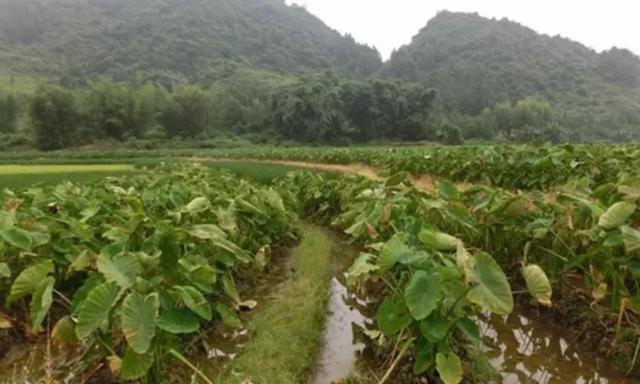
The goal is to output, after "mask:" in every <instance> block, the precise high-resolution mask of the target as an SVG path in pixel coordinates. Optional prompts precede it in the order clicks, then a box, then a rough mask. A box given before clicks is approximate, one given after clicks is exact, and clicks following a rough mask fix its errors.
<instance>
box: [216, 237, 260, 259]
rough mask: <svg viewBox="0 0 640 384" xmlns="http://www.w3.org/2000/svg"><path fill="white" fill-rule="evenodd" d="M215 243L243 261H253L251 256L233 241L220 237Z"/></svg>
mask: <svg viewBox="0 0 640 384" xmlns="http://www.w3.org/2000/svg"><path fill="white" fill-rule="evenodd" d="M213 245H214V246H216V247H218V248H222V249H224V250H225V251H227V252H229V253H231V254H233V255H234V256H235V257H236V258H237V259H238V260H239V261H240V262H242V263H249V262H250V261H251V256H249V254H248V253H247V252H245V250H244V249H242V248H240V247H239V246H237V245H236V244H235V243H234V242H232V241H229V240H227V239H223V238H218V239H215V240H213Z"/></svg>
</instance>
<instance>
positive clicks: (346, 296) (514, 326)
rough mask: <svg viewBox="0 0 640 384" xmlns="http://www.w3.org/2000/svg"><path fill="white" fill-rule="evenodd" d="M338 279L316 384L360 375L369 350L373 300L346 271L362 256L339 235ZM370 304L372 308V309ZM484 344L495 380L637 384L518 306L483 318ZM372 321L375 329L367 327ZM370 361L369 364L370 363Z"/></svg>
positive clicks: (505, 382)
mask: <svg viewBox="0 0 640 384" xmlns="http://www.w3.org/2000/svg"><path fill="white" fill-rule="evenodd" d="M334 240H335V247H336V251H335V252H334V263H335V277H334V279H333V280H332V282H331V295H330V300H329V304H328V314H327V320H326V327H325V331H324V346H323V349H322V353H321V356H320V359H319V362H318V369H317V372H316V375H315V377H314V379H313V381H312V383H313V384H332V383H336V382H337V381H339V380H340V379H344V378H346V377H348V376H350V375H354V376H358V374H357V369H356V367H357V366H359V364H357V363H358V358H361V356H363V355H366V354H363V353H362V352H363V351H364V349H365V348H366V346H365V345H364V344H362V343H361V342H359V341H358V338H356V335H357V334H358V331H357V329H358V328H360V329H364V328H371V327H372V324H373V323H374V321H373V320H372V319H371V318H369V317H367V315H366V314H367V313H372V309H371V308H370V304H369V302H368V301H367V300H366V298H364V297H362V296H357V295H355V294H353V293H352V292H350V291H349V290H347V288H346V287H345V284H344V278H343V273H344V271H346V269H348V267H349V266H350V263H351V261H352V260H353V258H354V257H355V255H356V254H357V250H355V249H354V248H353V247H350V246H348V245H345V244H344V243H343V242H341V240H340V239H339V237H337V236H334ZM368 307H369V308H368ZM477 321H478V322H479V324H480V327H481V330H482V335H483V342H484V345H485V350H486V353H487V354H488V356H489V358H490V361H491V363H492V365H493V367H494V368H495V369H496V370H497V372H498V373H500V375H501V376H502V381H501V382H500V383H495V384H631V383H634V382H635V381H633V380H630V379H628V378H625V377H624V375H623V374H622V373H620V372H618V371H616V370H614V369H613V368H612V364H611V362H610V361H607V360H606V359H604V358H601V357H600V356H596V355H593V354H591V353H588V352H585V351H583V350H581V349H580V348H578V347H577V346H576V345H575V344H573V343H572V342H571V341H570V340H567V339H566V338H565V337H563V332H562V330H561V329H557V328H555V327H554V326H553V325H552V324H550V322H549V321H548V319H546V318H543V317H541V316H540V315H539V314H537V313H536V312H534V311H527V310H525V309H524V308H521V307H516V309H515V311H514V313H512V314H511V315H510V316H507V317H501V316H495V315H494V316H481V317H479V318H478V319H477ZM367 325H369V327H367ZM365 365H366V364H365Z"/></svg>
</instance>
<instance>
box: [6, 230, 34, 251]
mask: <svg viewBox="0 0 640 384" xmlns="http://www.w3.org/2000/svg"><path fill="white" fill-rule="evenodd" d="M0 237H2V239H3V240H4V241H6V242H7V243H9V244H10V245H13V246H14V247H16V248H19V249H22V250H23V251H30V250H31V248H32V246H33V240H32V239H31V235H30V234H29V232H27V231H25V230H24V229H20V228H18V227H11V228H9V229H4V230H2V231H0Z"/></svg>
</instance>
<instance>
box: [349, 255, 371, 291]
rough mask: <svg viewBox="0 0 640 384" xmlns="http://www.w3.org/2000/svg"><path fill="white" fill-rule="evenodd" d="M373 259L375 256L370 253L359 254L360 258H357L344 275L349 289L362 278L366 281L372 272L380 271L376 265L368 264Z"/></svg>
mask: <svg viewBox="0 0 640 384" xmlns="http://www.w3.org/2000/svg"><path fill="white" fill-rule="evenodd" d="M374 257H375V256H373V255H372V254H370V253H361V254H360V256H358V258H357V259H356V260H355V261H354V263H353V265H352V266H351V268H349V270H348V271H347V273H346V274H345V276H346V278H347V285H349V286H350V287H351V286H353V285H354V284H356V282H357V281H358V280H359V279H360V278H362V277H363V278H365V279H368V278H369V276H370V274H371V273H372V272H375V271H377V270H378V269H380V267H378V266H377V265H374V264H371V263H370V261H371V260H372V259H373V258H374Z"/></svg>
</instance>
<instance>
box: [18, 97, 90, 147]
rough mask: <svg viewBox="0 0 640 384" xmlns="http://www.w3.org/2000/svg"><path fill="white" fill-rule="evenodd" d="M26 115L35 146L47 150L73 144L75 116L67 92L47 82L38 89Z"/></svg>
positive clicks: (74, 108)
mask: <svg viewBox="0 0 640 384" xmlns="http://www.w3.org/2000/svg"><path fill="white" fill-rule="evenodd" d="M29 115H30V117H31V122H32V124H33V130H34V132H35V142H36V145H37V147H38V149H41V150H44V151H50V150H55V149H62V148H65V147H68V146H70V145H72V144H73V142H74V134H75V129H76V124H77V122H78V115H77V109H76V106H75V104H74V98H73V94H72V93H71V92H70V91H68V90H65V89H63V88H61V87H58V86H51V85H48V86H42V87H40V88H38V90H37V91H36V93H35V95H34V96H33V99H32V100H31V108H30V111H29Z"/></svg>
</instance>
